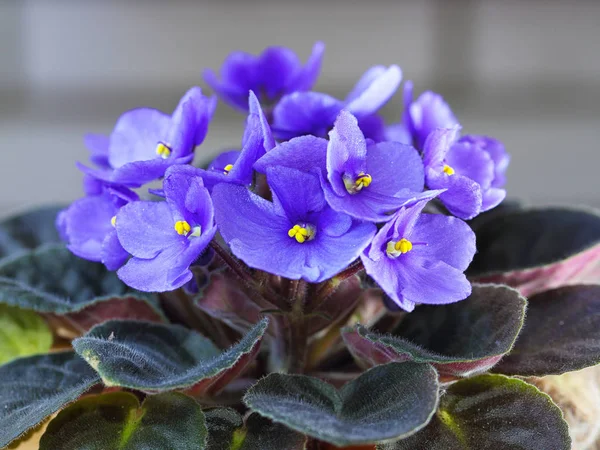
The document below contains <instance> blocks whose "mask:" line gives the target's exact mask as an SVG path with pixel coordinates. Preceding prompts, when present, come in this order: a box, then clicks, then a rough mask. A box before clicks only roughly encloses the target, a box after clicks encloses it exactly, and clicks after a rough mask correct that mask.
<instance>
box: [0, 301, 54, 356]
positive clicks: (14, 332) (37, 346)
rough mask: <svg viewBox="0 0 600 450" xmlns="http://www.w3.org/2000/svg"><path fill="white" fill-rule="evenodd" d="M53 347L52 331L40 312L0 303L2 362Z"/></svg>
mask: <svg viewBox="0 0 600 450" xmlns="http://www.w3.org/2000/svg"><path fill="white" fill-rule="evenodd" d="M51 347H52V332H51V331H50V328H48V325H47V324H46V322H45V321H44V319H42V318H41V317H40V315H39V314H37V313H35V312H33V311H24V310H22V309H19V308H15V307H13V306H8V305H2V304H0V364H4V363H6V362H8V361H10V360H13V359H15V358H18V357H21V356H30V355H35V354H38V353H46V352H48V351H49V350H50V348H51Z"/></svg>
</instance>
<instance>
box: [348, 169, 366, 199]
mask: <svg viewBox="0 0 600 450" xmlns="http://www.w3.org/2000/svg"><path fill="white" fill-rule="evenodd" d="M372 181H373V178H372V177H371V175H369V174H368V173H364V172H361V173H359V174H358V177H356V180H354V181H352V179H351V178H346V177H344V186H346V190H347V191H348V192H349V193H350V194H356V193H357V192H358V191H360V190H362V188H366V187H369V185H370V184H371V182H372Z"/></svg>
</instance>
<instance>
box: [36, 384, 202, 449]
mask: <svg viewBox="0 0 600 450" xmlns="http://www.w3.org/2000/svg"><path fill="white" fill-rule="evenodd" d="M206 437H207V431H206V422H205V419H204V414H203V413H202V409H201V408H200V405H198V404H197V403H196V402H195V401H194V399H192V398H190V397H188V396H187V395H183V394H180V393H177V392H170V393H164V394H159V395H152V396H149V397H146V400H144V402H143V403H142V404H141V405H140V403H139V401H138V399H137V397H136V396H135V395H133V394H130V393H127V392H113V393H109V394H101V395H94V396H90V397H86V398H83V399H81V400H79V401H78V402H76V403H74V404H72V405H70V406H69V407H68V408H66V409H64V410H63V411H61V412H60V413H59V414H58V415H57V416H56V417H55V418H54V419H53V420H52V421H51V422H50V423H49V424H48V428H47V430H46V432H45V433H44V435H43V436H42V438H41V440H40V450H56V449H61V450H108V449H110V450H145V449H161V450H204V449H206Z"/></svg>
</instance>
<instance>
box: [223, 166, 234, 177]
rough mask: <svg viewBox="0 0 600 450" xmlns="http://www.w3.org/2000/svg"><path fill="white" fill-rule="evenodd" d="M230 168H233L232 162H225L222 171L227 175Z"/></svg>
mask: <svg viewBox="0 0 600 450" xmlns="http://www.w3.org/2000/svg"><path fill="white" fill-rule="evenodd" d="M231 169H233V164H227V165H226V166H225V168H224V169H223V172H225V175H227V174H228V173H229V172H231Z"/></svg>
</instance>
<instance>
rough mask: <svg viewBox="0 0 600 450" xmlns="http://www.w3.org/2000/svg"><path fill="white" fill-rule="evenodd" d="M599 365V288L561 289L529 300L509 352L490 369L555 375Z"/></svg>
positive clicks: (595, 286)
mask: <svg viewBox="0 0 600 450" xmlns="http://www.w3.org/2000/svg"><path fill="white" fill-rule="evenodd" d="M598 363H600V285H576V286H565V287H562V288H559V289H555V290H551V291H546V292H542V293H541V294H537V295H534V296H533V297H530V298H529V304H528V306H527V319H526V321H525V326H524V327H523V331H522V332H521V334H520V335H519V338H518V339H517V343H516V344H515V346H514V348H513V349H512V351H511V352H510V353H509V354H508V355H506V356H505V357H504V358H503V359H502V361H500V363H499V364H498V365H497V366H496V367H495V368H494V371H495V372H498V373H504V374H507V375H521V376H544V375H559V374H561V373H565V372H570V371H573V370H579V369H583V368H585V367H589V366H594V365H596V364H598Z"/></svg>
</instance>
